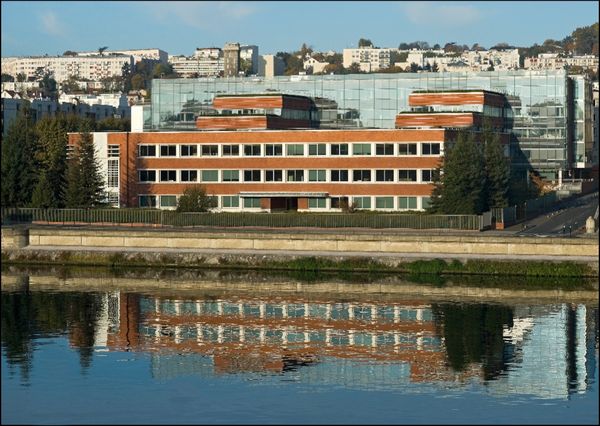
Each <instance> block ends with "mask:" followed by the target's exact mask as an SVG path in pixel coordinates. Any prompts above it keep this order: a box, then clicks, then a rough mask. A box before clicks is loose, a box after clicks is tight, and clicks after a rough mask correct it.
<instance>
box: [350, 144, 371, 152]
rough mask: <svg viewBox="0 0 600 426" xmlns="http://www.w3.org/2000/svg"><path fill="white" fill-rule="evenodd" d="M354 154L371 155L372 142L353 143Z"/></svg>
mask: <svg viewBox="0 0 600 426" xmlns="http://www.w3.org/2000/svg"><path fill="white" fill-rule="evenodd" d="M352 154H353V155H371V144H370V143H355V144H353V145H352Z"/></svg>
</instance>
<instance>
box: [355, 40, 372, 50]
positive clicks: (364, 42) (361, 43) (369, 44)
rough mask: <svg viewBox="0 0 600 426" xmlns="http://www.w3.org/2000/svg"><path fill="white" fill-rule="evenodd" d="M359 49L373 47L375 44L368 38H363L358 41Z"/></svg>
mask: <svg viewBox="0 0 600 426" xmlns="http://www.w3.org/2000/svg"><path fill="white" fill-rule="evenodd" d="M358 47H359V48H360V47H373V43H372V42H371V40H369V39H368V38H361V39H360V40H358Z"/></svg>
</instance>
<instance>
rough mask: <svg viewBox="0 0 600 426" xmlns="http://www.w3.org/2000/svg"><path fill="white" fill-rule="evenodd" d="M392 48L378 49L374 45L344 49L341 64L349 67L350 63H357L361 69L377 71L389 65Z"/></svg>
mask: <svg viewBox="0 0 600 426" xmlns="http://www.w3.org/2000/svg"><path fill="white" fill-rule="evenodd" d="M391 51H392V49H379V48H374V47H361V48H358V49H344V53H343V59H344V62H343V65H344V68H349V67H350V66H351V65H352V64H359V65H360V69H361V71H365V72H370V71H378V70H379V69H381V68H388V67H389V66H390V52H391Z"/></svg>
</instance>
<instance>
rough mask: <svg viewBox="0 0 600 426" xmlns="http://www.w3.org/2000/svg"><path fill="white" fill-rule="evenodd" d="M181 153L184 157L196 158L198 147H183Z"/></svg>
mask: <svg viewBox="0 0 600 426" xmlns="http://www.w3.org/2000/svg"><path fill="white" fill-rule="evenodd" d="M180 152H181V156H182V157H196V156H197V155H198V145H181V148H180ZM161 205H162V204H161Z"/></svg>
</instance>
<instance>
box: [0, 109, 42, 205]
mask: <svg viewBox="0 0 600 426" xmlns="http://www.w3.org/2000/svg"><path fill="white" fill-rule="evenodd" d="M1 145H2V159H1V178H2V179H1V182H0V185H1V187H2V189H1V198H2V205H3V206H6V207H24V206H27V205H29V203H30V201H31V195H32V193H33V189H34V187H35V185H36V182H37V179H38V176H37V170H38V165H37V164H36V161H35V155H34V153H35V152H36V149H37V147H36V145H37V138H36V135H35V132H34V125H33V123H32V122H31V120H30V118H29V110H28V108H25V109H24V110H22V111H21V112H20V113H19V115H18V116H17V118H16V120H15V121H13V123H12V125H11V126H10V128H9V129H8V133H7V135H6V137H5V138H3V139H2V144H1Z"/></svg>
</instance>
